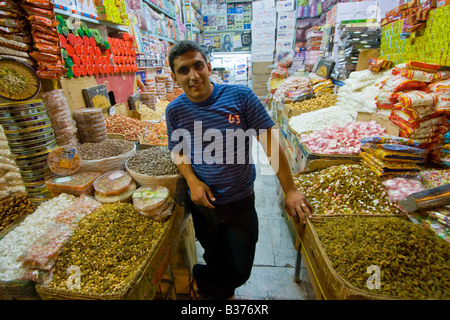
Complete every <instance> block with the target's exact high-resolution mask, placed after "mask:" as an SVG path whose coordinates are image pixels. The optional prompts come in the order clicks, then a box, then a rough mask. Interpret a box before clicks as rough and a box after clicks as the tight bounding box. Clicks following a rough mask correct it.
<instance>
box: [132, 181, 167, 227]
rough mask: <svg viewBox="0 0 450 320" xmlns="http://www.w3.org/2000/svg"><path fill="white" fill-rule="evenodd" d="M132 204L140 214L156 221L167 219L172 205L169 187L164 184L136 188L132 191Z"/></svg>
mask: <svg viewBox="0 0 450 320" xmlns="http://www.w3.org/2000/svg"><path fill="white" fill-rule="evenodd" d="M133 205H134V207H135V208H136V210H137V211H138V212H139V213H140V214H142V215H144V216H146V217H149V218H151V219H153V220H156V221H165V220H167V219H168V218H169V217H170V213H171V212H172V209H171V208H172V207H173V203H171V202H170V198H169V189H167V188H166V187H164V186H150V187H140V188H138V189H137V190H136V191H135V192H134V193H133Z"/></svg>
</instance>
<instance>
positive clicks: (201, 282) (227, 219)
mask: <svg viewBox="0 0 450 320" xmlns="http://www.w3.org/2000/svg"><path fill="white" fill-rule="evenodd" d="M215 207H216V208H215V209H209V208H206V207H203V206H197V205H195V204H194V203H193V202H192V201H190V209H191V213H192V218H193V222H194V228H195V235H196V237H197V239H198V241H199V242H200V244H201V246H202V247H203V248H204V249H205V253H204V255H203V258H204V260H205V262H206V265H199V264H197V265H195V266H194V268H193V274H194V278H195V280H196V282H197V286H198V288H199V290H200V292H201V293H202V294H203V295H205V296H211V297H215V298H218V299H227V298H229V297H231V296H233V294H234V290H235V288H237V287H239V286H241V285H243V284H244V283H245V282H246V281H247V280H248V278H249V277H250V273H251V269H252V266H253V259H254V256H255V246H256V242H257V241H258V217H257V214H256V210H255V196H254V194H252V195H250V196H248V197H246V198H244V199H242V200H239V201H237V202H235V203H232V204H229V205H223V206H215Z"/></svg>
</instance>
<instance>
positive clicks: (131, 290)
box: [36, 206, 184, 300]
mask: <svg viewBox="0 0 450 320" xmlns="http://www.w3.org/2000/svg"><path fill="white" fill-rule="evenodd" d="M183 218H184V214H183V212H182V211H181V210H180V208H179V207H177V206H175V209H174V211H173V213H172V216H171V217H170V218H169V220H168V221H167V223H168V226H167V228H166V229H165V230H164V232H163V233H162V234H161V235H160V237H159V239H158V240H157V243H156V244H155V246H154V247H153V249H152V251H150V252H149V253H148V254H147V256H146V258H145V260H144V262H143V263H142V264H141V267H140V268H139V270H138V271H137V272H136V273H135V274H134V275H133V277H132V278H131V279H130V280H129V281H128V282H127V283H126V284H125V285H124V287H123V289H122V290H121V291H119V292H117V293H108V294H97V293H86V292H76V291H71V290H66V289H53V288H48V287H45V286H43V285H39V284H38V285H36V290H37V292H38V294H39V296H40V297H41V298H42V299H43V300H151V299H153V297H154V295H155V293H156V291H157V286H158V284H159V282H160V280H161V279H162V276H163V275H164V272H165V270H166V268H167V266H168V264H169V261H170V258H171V255H172V251H173V250H174V248H173V244H174V243H177V242H178V241H174V239H177V238H178V237H179V236H180V235H181V234H180V226H181V223H182V221H183Z"/></svg>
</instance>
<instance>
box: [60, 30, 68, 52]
mask: <svg viewBox="0 0 450 320" xmlns="http://www.w3.org/2000/svg"><path fill="white" fill-rule="evenodd" d="M59 44H60V46H61V48H64V49H65V48H66V46H67V39H66V37H64V35H62V34H60V35H59Z"/></svg>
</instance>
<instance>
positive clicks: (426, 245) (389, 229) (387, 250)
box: [314, 217, 450, 299]
mask: <svg viewBox="0 0 450 320" xmlns="http://www.w3.org/2000/svg"><path fill="white" fill-rule="evenodd" d="M314 228H315V229H316V231H317V234H318V236H319V238H320V241H321V243H322V246H323V248H324V250H325V252H326V254H327V255H328V257H329V259H330V261H331V263H332V265H333V268H334V269H335V270H336V272H337V273H338V274H339V275H340V276H341V277H343V278H344V279H346V280H348V281H349V282H350V283H351V284H352V285H354V286H355V287H357V288H360V289H362V290H366V291H367V292H368V293H372V294H374V293H375V294H383V295H389V296H394V297H400V298H414V299H450V245H449V244H448V243H447V242H446V241H444V240H442V239H440V238H438V237H436V235H434V234H433V233H432V232H431V231H429V230H427V229H425V228H424V227H423V226H421V225H417V224H414V223H412V222H410V221H407V220H404V219H401V218H398V217H391V218H382V217H378V218H376V217H370V218H364V217H336V218H327V219H323V222H321V223H315V224H314ZM371 265H375V266H378V267H379V268H380V273H381V278H380V289H372V290H370V289H368V288H367V280H368V278H369V277H370V276H371V274H370V273H367V268H368V267H369V266H371Z"/></svg>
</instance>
